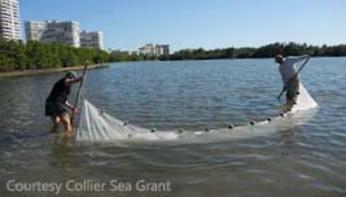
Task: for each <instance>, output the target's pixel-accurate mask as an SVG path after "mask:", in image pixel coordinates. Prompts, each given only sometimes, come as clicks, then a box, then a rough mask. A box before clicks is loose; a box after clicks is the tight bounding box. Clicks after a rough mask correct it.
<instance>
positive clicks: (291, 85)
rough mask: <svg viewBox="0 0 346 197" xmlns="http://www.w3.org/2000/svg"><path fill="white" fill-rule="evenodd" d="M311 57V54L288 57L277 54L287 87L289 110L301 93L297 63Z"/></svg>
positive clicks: (283, 80)
mask: <svg viewBox="0 0 346 197" xmlns="http://www.w3.org/2000/svg"><path fill="white" fill-rule="evenodd" d="M308 58H310V56H309V55H303V56H300V57H286V58H284V57H283V56H282V55H280V54H279V55H276V57H275V62H276V63H278V64H279V72H280V74H281V77H282V82H283V84H284V88H286V99H287V109H286V110H287V111H290V110H291V108H292V106H293V105H294V104H296V101H297V97H298V94H299V77H298V75H297V73H296V68H295V67H296V63H298V62H301V61H303V60H307V59H308Z"/></svg>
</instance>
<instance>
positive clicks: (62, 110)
mask: <svg viewBox="0 0 346 197" xmlns="http://www.w3.org/2000/svg"><path fill="white" fill-rule="evenodd" d="M81 80H83V77H82V76H81V77H78V76H77V74H76V72H74V71H69V72H67V73H66V75H65V77H64V78H62V79H60V80H59V81H57V82H56V83H55V84H54V86H53V89H52V91H51V92H50V94H49V96H48V98H47V100H46V110H45V111H46V112H45V114H46V116H50V117H51V119H52V121H53V131H55V130H56V129H57V128H58V126H59V124H60V123H62V124H63V125H64V128H65V132H66V134H68V135H71V134H72V125H71V119H70V115H69V113H68V109H70V110H72V111H75V112H76V111H77V108H76V107H75V106H72V105H71V104H70V103H69V102H68V101H67V97H68V95H69V94H70V92H71V86H72V84H74V83H77V82H80V81H81Z"/></svg>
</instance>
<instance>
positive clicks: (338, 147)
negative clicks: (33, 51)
mask: <svg viewBox="0 0 346 197" xmlns="http://www.w3.org/2000/svg"><path fill="white" fill-rule="evenodd" d="M345 66H346V58H314V59H312V60H311V62H310V63H309V65H308V66H306V68H304V70H303V72H302V75H301V79H302V81H303V83H304V85H305V86H306V88H307V89H308V91H309V92H310V94H311V95H312V96H313V97H314V98H315V100H316V101H317V102H318V104H319V109H318V111H317V113H316V114H315V116H314V117H313V118H312V119H311V120H310V121H308V122H307V123H305V124H303V125H297V126H296V127H294V128H293V129H288V130H284V131H278V132H276V133H274V134H272V135H269V136H262V137H255V138H249V139H241V140H230V141H227V140H225V141H222V142H211V143H206V144H194V143H191V144H188V143H187V144H179V145H176V144H157V143H155V144H150V143H149V144H140V145H128V146H116V145H114V144H112V145H110V144H103V145H100V144H98V145H88V146H85V145H77V144H76V143H74V142H73V141H65V140H64V139H63V138H62V137H61V135H60V134H55V133H50V132H49V130H50V126H51V123H50V120H49V119H48V118H46V117H44V116H43V113H44V101H45V98H46V96H47V95H48V93H49V91H50V88H51V86H52V85H53V84H54V82H55V81H56V80H58V79H59V77H61V76H62V74H49V75H42V76H30V77H19V78H8V79H0V92H1V95H0V108H1V111H0V115H1V119H0V128H1V135H0V142H1V143H0V149H1V158H0V177H1V178H0V179H1V180H0V191H1V193H4V194H6V195H11V196H13V195H14V196H16V195H17V196H23V195H24V193H20V192H19V193H18V192H9V191H7V190H6V183H7V181H8V180H10V179H16V180H17V181H18V182H20V181H22V182H24V181H25V182H33V181H41V182H59V183H63V184H65V183H66V182H67V181H68V180H69V179H75V180H77V181H83V180H87V179H93V180H96V181H99V182H106V183H109V180H112V179H117V180H118V181H124V182H131V183H135V182H136V181H138V180H140V179H146V180H149V181H169V182H170V183H171V189H172V192H159V193H156V192H138V191H137V192H136V191H135V189H134V188H133V191H132V192H111V191H109V188H106V189H105V190H104V191H101V192H85V193H82V192H69V191H62V193H60V194H63V195H64V196H72V195H76V194H79V195H83V196H85V195H86V196H88V195H90V196H93V195H97V194H98V195H103V196H105V195H109V196H111V195H113V196H114V195H120V196H133V195H139V196H153V195H154V196H173V195H174V196H214V195H218V196H230V195H236V196H344V195H346V156H345V155H346V154H345V153H346V145H345V140H346V130H345V128H346V123H345V122H346V116H345V115H344V113H345V111H346V107H345V106H346V101H345V96H346V89H345V85H344V84H345V79H346V69H345ZM280 90H281V82H280V78H279V75H278V71H277V66H276V65H275V64H274V62H273V60H272V59H257V60H215V61H181V62H135V63H119V64H112V65H111V67H110V68H108V69H98V70H93V71H90V72H89V73H88V78H87V82H86V84H85V96H86V97H87V98H88V99H89V100H90V101H91V102H92V103H93V104H95V105H96V106H98V107H100V108H102V109H104V110H105V111H106V112H107V113H109V114H111V115H113V116H115V117H117V118H119V119H121V120H130V121H131V122H132V124H135V125H137V126H141V127H145V128H152V127H155V128H157V129H160V130H170V129H177V128H184V129H186V130H201V129H204V128H205V127H208V128H223V127H226V126H227V125H228V124H229V123H235V124H246V123H248V122H249V121H250V120H262V119H263V118H266V117H268V116H274V115H277V113H278V112H279V111H280V104H279V103H278V102H277V100H276V99H275V97H276V96H277V94H278V93H279V92H280ZM71 98H73V97H72V96H71ZM27 195H29V196H38V195H42V196H47V195H52V196H53V195H54V194H53V193H52V192H46V193H45V192H28V193H27ZM1 196H2V195H1Z"/></svg>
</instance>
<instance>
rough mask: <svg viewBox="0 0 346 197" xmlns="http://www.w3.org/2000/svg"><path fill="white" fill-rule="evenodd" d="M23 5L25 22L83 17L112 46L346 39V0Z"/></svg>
mask: <svg viewBox="0 0 346 197" xmlns="http://www.w3.org/2000/svg"><path fill="white" fill-rule="evenodd" d="M20 6H21V7H20V9H21V20H22V22H23V23H24V21H28V20H62V21H64V20H73V21H77V22H79V23H80V26H81V29H82V30H87V31H102V32H103V33H104V42H105V47H106V48H112V49H121V50H135V49H137V48H138V47H140V46H142V45H144V44H146V43H154V44H169V45H170V47H171V50H173V51H176V50H180V49H185V48H199V47H202V48H205V49H214V48H226V47H245V46H249V47H258V46H262V45H265V44H269V43H273V42H290V41H294V42H298V43H308V44H315V45H322V44H327V45H334V44H341V43H343V44H345V43H346V11H345V9H346V1H345V0H20ZM23 32H24V25H23ZM24 35H25V34H24V33H23V36H24Z"/></svg>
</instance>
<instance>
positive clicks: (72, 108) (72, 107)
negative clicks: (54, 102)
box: [65, 101, 77, 111]
mask: <svg viewBox="0 0 346 197" xmlns="http://www.w3.org/2000/svg"><path fill="white" fill-rule="evenodd" d="M65 105H66V106H67V107H68V108H69V109H70V110H71V111H77V108H76V107H74V106H73V105H71V103H69V102H68V101H66V102H65Z"/></svg>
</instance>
